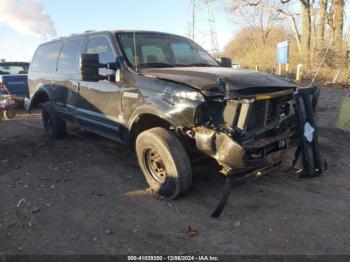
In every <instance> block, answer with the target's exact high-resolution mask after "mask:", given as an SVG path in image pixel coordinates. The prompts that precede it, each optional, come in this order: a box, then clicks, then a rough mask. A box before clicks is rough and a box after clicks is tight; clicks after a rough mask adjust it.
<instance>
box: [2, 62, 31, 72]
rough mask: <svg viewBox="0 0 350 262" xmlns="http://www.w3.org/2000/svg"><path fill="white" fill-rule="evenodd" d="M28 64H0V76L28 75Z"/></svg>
mask: <svg viewBox="0 0 350 262" xmlns="http://www.w3.org/2000/svg"><path fill="white" fill-rule="evenodd" d="M28 68H29V64H28V63H23V64H17V63H16V64H11V63H4V64H0V75H20V74H27V73H28Z"/></svg>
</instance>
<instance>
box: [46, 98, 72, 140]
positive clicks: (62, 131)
mask: <svg viewBox="0 0 350 262" xmlns="http://www.w3.org/2000/svg"><path fill="white" fill-rule="evenodd" d="M42 119H43V124H44V127H45V130H46V134H47V136H48V137H49V138H51V139H61V138H63V137H65V136H66V122H65V121H64V120H63V119H62V118H61V117H60V116H59V115H58V114H57V113H56V112H55V109H54V107H53V105H52V102H51V101H48V102H45V103H44V105H43V107H42Z"/></svg>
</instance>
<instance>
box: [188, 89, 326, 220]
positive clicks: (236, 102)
mask: <svg viewBox="0 0 350 262" xmlns="http://www.w3.org/2000/svg"><path fill="white" fill-rule="evenodd" d="M247 93H248V94H247ZM317 94H318V89H317V88H307V89H303V90H300V91H295V90H294V89H285V90H282V91H276V92H273V91H271V90H269V91H267V92H262V93H259V94H253V95H252V94H249V92H246V93H243V94H242V93H241V94H237V93H235V94H230V95H226V97H225V98H224V99H222V98H221V99H217V100H213V101H211V102H208V103H207V104H203V106H202V107H200V108H199V109H198V112H197V121H198V123H202V124H201V125H198V126H197V127H196V128H194V129H193V131H194V138H195V142H196V147H197V149H198V150H199V151H201V152H202V153H204V154H206V155H208V156H210V157H212V158H215V159H216V160H217V162H218V163H219V164H220V165H221V166H222V171H221V172H222V173H223V174H224V175H225V176H226V178H227V181H226V184H225V188H224V190H223V195H222V197H221V201H220V203H219V205H218V207H217V209H216V210H215V212H214V213H213V214H212V216H213V217H217V216H219V215H220V213H221V212H222V210H223V208H224V206H225V203H226V201H227V199H228V196H229V192H230V189H231V187H232V185H235V186H236V185H239V184H242V183H244V182H246V181H248V180H252V179H255V178H256V177H259V176H261V175H263V174H266V173H268V172H270V171H271V170H273V169H274V168H275V167H276V166H278V165H279V164H280V163H281V162H282V160H283V159H284V158H285V156H286V152H287V151H288V150H290V149H291V148H297V150H296V154H295V158H296V159H295V161H294V162H293V164H295V162H296V160H297V158H298V157H299V154H302V155H303V165H304V172H303V175H304V176H305V177H308V176H316V175H320V174H321V173H322V167H321V162H320V156H319V152H318V145H317V134H316V130H317V127H316V124H315V121H314V107H313V106H312V105H314V104H315V101H316V100H317ZM306 123H307V124H309V125H310V126H312V127H313V130H314V134H313V138H314V139H312V140H311V141H307V140H305V137H304V133H305V132H306V131H305V130H304V129H305V128H304V127H305V125H306ZM307 144H309V146H307ZM307 150H309V152H307ZM310 150H311V151H310ZM310 152H311V153H310ZM306 158H307V159H306ZM310 162H312V163H313V164H310ZM232 181H233V182H232Z"/></svg>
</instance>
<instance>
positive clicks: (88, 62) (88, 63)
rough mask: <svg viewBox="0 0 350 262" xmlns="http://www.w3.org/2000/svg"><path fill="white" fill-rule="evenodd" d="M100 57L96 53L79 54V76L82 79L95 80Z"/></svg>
mask: <svg viewBox="0 0 350 262" xmlns="http://www.w3.org/2000/svg"><path fill="white" fill-rule="evenodd" d="M99 68H100V57H99V55H98V54H81V55H80V77H81V80H82V81H90V82H97V81H99V80H100V79H101V78H100V75H99V74H98V69H99Z"/></svg>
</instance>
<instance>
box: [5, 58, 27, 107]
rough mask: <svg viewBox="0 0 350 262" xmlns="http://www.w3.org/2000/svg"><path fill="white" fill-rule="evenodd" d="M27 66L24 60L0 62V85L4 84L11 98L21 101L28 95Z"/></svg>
mask: <svg viewBox="0 0 350 262" xmlns="http://www.w3.org/2000/svg"><path fill="white" fill-rule="evenodd" d="M28 68H29V63H26V62H2V63H0V85H5V86H6V87H7V89H8V91H9V92H10V94H11V96H12V98H13V99H15V100H18V101H23V100H24V98H25V97H29V90H28V79H27V74H28Z"/></svg>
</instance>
